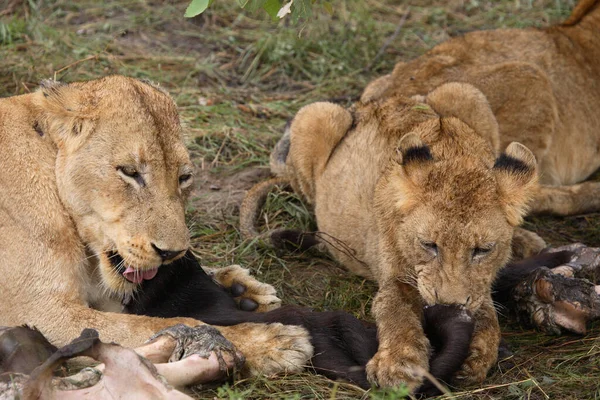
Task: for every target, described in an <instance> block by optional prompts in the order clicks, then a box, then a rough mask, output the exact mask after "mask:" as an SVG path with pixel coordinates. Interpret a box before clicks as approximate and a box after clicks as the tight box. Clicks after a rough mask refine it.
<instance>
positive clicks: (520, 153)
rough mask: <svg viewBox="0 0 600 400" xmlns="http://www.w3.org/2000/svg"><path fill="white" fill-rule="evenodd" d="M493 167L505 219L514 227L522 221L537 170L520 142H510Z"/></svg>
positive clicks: (533, 158) (530, 198) (531, 194)
mask: <svg viewBox="0 0 600 400" xmlns="http://www.w3.org/2000/svg"><path fill="white" fill-rule="evenodd" d="M493 170H494V174H495V176H496V181H497V182H498V194H499V196H500V201H501V202H502V206H503V207H504V210H505V211H506V215H507V219H508V222H509V223H510V224H511V225H513V226H518V225H520V224H521V223H522V222H523V217H524V216H525V215H526V214H527V211H528V206H529V203H530V202H531V200H532V199H533V197H534V196H535V193H536V190H537V184H538V173H537V163H536V161H535V156H534V155H533V153H532V152H531V150H529V149H528V148H527V147H525V146H523V145H522V144H521V143H518V142H512V143H511V144H509V145H508V147H507V148H506V150H505V151H504V153H502V154H501V155H500V157H498V158H497V159H496V163H495V164H494V169H493Z"/></svg>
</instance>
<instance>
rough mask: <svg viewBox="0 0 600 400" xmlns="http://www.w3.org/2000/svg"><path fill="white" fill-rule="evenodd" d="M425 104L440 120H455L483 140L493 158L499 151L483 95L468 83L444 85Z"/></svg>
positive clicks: (493, 123)
mask: <svg viewBox="0 0 600 400" xmlns="http://www.w3.org/2000/svg"><path fill="white" fill-rule="evenodd" d="M425 102H426V103H427V104H429V105H430V106H431V108H433V109H434V110H435V111H436V112H437V113H438V114H439V115H440V116H442V117H456V118H458V119H460V120H461V121H463V122H464V123H465V124H467V125H469V126H470V127H471V128H472V129H473V130H474V131H475V132H477V133H478V134H479V135H481V136H482V137H484V138H486V139H487V140H488V141H489V142H490V144H491V145H492V148H493V149H494V152H495V154H498V152H499V151H500V135H499V133H498V122H497V121H496V117H495V116H494V113H493V112H492V109H491V107H490V104H489V103H488V100H487V98H486V97H485V95H484V94H483V93H482V92H481V91H480V90H479V89H477V88H476V87H474V86H472V85H469V84H468V83H459V82H450V83H445V84H443V85H441V86H439V87H437V88H436V89H434V90H433V91H432V92H431V93H429V94H428V95H427V96H426V98H425Z"/></svg>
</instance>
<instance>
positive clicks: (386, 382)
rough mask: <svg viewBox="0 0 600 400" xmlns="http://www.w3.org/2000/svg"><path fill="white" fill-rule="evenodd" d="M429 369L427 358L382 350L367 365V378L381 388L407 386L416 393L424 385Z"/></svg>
mask: <svg viewBox="0 0 600 400" xmlns="http://www.w3.org/2000/svg"><path fill="white" fill-rule="evenodd" d="M428 368H429V364H428V361H427V357H419V356H418V355H417V354H414V353H413V354H402V352H398V351H396V352H392V351H391V350H389V349H381V348H380V349H379V351H377V354H375V356H374V357H373V358H372V359H371V361H369V362H368V363H367V378H368V379H369V381H371V382H372V383H375V384H377V385H379V386H381V387H394V386H398V385H400V384H405V385H406V386H407V387H408V388H409V389H410V390H411V391H412V392H414V391H415V390H416V389H417V388H418V387H419V386H421V383H423V379H424V372H426V371H427V370H428Z"/></svg>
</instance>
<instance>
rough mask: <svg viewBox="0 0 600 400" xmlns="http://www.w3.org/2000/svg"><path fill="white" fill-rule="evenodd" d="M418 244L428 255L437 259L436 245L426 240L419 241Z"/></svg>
mask: <svg viewBox="0 0 600 400" xmlns="http://www.w3.org/2000/svg"><path fill="white" fill-rule="evenodd" d="M419 243H420V244H421V247H422V248H423V249H425V250H426V251H427V252H428V253H430V254H431V255H432V256H434V257H437V255H438V247H437V244H435V242H430V241H428V240H419Z"/></svg>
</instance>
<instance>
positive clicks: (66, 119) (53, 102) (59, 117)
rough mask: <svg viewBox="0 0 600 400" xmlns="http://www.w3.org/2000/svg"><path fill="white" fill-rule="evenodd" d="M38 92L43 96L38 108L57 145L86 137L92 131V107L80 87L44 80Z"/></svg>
mask: <svg viewBox="0 0 600 400" xmlns="http://www.w3.org/2000/svg"><path fill="white" fill-rule="evenodd" d="M40 91H41V92H42V94H43V98H42V99H41V102H40V107H41V108H42V110H43V111H44V115H45V118H46V122H47V124H48V126H49V128H50V130H51V134H53V136H54V137H55V140H58V141H59V143H60V142H62V141H66V140H70V139H71V138H77V137H79V138H81V137H83V136H86V135H87V134H88V133H89V132H90V131H91V130H92V129H93V124H94V118H93V116H92V107H91V104H90V102H89V100H88V99H87V98H86V97H85V94H84V93H83V90H82V89H81V88H80V87H76V86H75V85H69V84H64V83H61V82H57V81H54V80H44V81H42V82H41V83H40Z"/></svg>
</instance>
